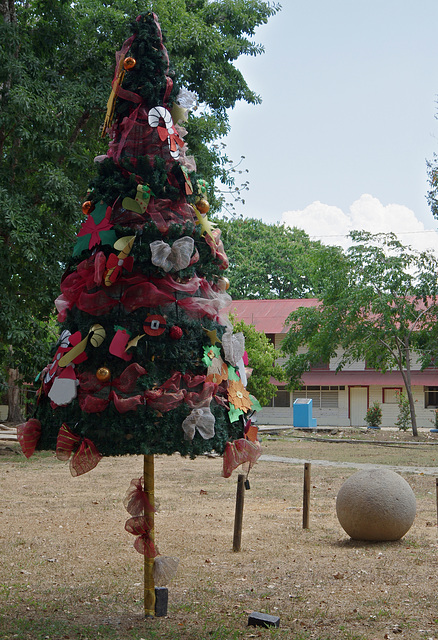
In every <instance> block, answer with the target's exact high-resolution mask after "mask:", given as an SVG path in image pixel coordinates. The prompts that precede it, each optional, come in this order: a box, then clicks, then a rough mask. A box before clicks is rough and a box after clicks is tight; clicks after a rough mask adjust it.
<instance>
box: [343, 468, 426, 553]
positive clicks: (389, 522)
mask: <svg viewBox="0 0 438 640" xmlns="http://www.w3.org/2000/svg"><path fill="white" fill-rule="evenodd" d="M416 510H417V502H416V500H415V495H414V492H413V491H412V489H411V487H410V485H409V484H408V483H407V482H406V480H404V478H402V477H401V476H399V475H398V474H397V473H395V472H394V471H390V470H388V469H371V470H369V471H358V472H357V473H355V474H354V475H352V476H350V477H349V478H348V480H346V481H345V482H344V484H343V485H342V487H341V488H340V490H339V493H338V495H337V498H336V514H337V516H338V520H339V522H340V524H341V527H342V528H343V529H344V531H345V532H346V533H347V534H348V535H349V536H350V538H353V540H373V541H379V542H384V541H387V540H399V539H400V538H402V537H403V536H404V535H405V533H406V532H407V531H409V529H410V528H411V525H412V523H413V522H414V519H415V514H416Z"/></svg>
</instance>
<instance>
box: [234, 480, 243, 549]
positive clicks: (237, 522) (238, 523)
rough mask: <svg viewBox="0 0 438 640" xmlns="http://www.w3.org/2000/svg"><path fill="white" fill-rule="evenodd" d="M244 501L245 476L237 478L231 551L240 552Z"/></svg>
mask: <svg viewBox="0 0 438 640" xmlns="http://www.w3.org/2000/svg"><path fill="white" fill-rule="evenodd" d="M244 500H245V475H244V474H243V473H239V475H238V476H237V491H236V512H235V516H234V537H233V551H240V544H241V541H242V523H243V504H244Z"/></svg>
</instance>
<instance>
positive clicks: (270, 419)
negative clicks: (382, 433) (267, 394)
mask: <svg viewBox="0 0 438 640" xmlns="http://www.w3.org/2000/svg"><path fill="white" fill-rule="evenodd" d="M386 388H387V389H389V387H386ZM412 391H413V395H414V401H415V410H416V415H417V426H418V427H420V428H428V429H431V428H432V427H433V426H434V416H435V410H434V409H433V408H432V409H429V408H425V406H424V387H423V386H414V387H412ZM348 398H349V388H348V386H346V387H345V389H344V390H340V391H339V392H338V407H337V408H321V409H320V408H316V407H313V408H312V417H313V418H316V421H317V425H318V426H320V427H350V426H351V421H350V418H349V400H348ZM368 398H369V406H371V405H372V404H373V403H374V402H378V403H379V404H380V406H381V408H382V427H393V426H394V425H395V422H396V420H397V417H398V405H397V404H396V403H389V402H383V387H382V386H378V385H371V386H370V387H368ZM290 404H291V406H290V407H264V408H263V409H262V411H260V412H259V413H258V415H257V422H258V424H267V425H290V426H292V425H293V405H292V393H291V402H290ZM364 418H365V416H364ZM364 424H365V421H364Z"/></svg>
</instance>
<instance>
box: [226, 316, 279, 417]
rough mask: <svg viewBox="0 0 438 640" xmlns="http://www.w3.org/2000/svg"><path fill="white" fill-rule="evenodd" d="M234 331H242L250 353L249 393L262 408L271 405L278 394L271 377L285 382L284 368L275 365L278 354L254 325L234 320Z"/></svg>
mask: <svg viewBox="0 0 438 640" xmlns="http://www.w3.org/2000/svg"><path fill="white" fill-rule="evenodd" d="M232 322H233V329H234V331H235V332H236V333H237V332H239V331H241V332H242V333H243V335H244V336H245V348H246V351H247V353H248V361H249V364H248V366H249V368H250V369H252V370H253V371H252V373H251V375H250V377H249V379H248V386H247V389H248V391H249V392H250V393H251V394H253V395H254V396H255V397H256V398H257V400H258V401H259V402H260V404H261V405H262V406H266V405H267V404H269V402H270V400H271V399H272V398H273V397H274V396H275V394H276V393H277V387H276V385H275V384H272V383H271V382H270V379H271V377H272V378H275V379H276V380H278V381H279V382H284V380H285V376H284V370H283V368H282V367H281V366H280V365H278V364H275V358H276V357H277V356H278V353H276V351H275V347H274V345H273V344H272V342H270V340H268V338H267V337H266V335H265V334H264V333H262V332H260V331H256V328H255V326H254V325H252V324H250V325H248V324H245V322H244V321H243V320H239V321H237V320H236V319H235V318H232Z"/></svg>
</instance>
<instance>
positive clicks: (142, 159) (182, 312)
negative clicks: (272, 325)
mask: <svg viewBox="0 0 438 640" xmlns="http://www.w3.org/2000/svg"><path fill="white" fill-rule="evenodd" d="M131 32H132V35H131V36H130V37H129V38H128V40H126V42H125V43H124V44H123V46H122V48H121V50H120V51H118V52H117V54H116V67H115V74H114V80H113V83H112V92H111V95H110V98H109V100H108V108H107V115H106V119H105V124H104V127H103V133H102V135H105V134H106V133H108V134H109V137H110V143H109V148H108V151H107V154H106V155H105V156H100V157H98V158H96V163H97V175H96V176H95V177H94V179H92V180H91V182H90V186H89V191H88V193H87V197H86V199H85V202H84V204H83V206H82V209H83V213H84V216H85V219H84V222H83V224H82V226H81V228H80V230H79V232H78V236H77V238H76V242H75V244H74V247H73V250H72V257H71V259H70V261H69V264H68V266H67V269H66V272H65V274H64V276H63V279H62V282H61V295H60V296H59V297H58V298H57V300H56V307H57V310H58V320H59V323H60V336H59V340H58V343H57V344H56V346H55V347H54V353H53V361H52V362H51V363H50V364H49V365H48V366H46V367H45V368H44V370H43V371H42V372H41V374H40V376H39V384H40V388H39V393H38V402H37V406H36V410H35V415H34V416H33V417H32V418H30V419H29V420H28V421H27V422H26V423H25V424H23V425H21V426H20V427H19V430H18V434H19V440H20V443H21V446H22V449H23V451H24V453H25V455H26V456H28V457H29V456H30V455H32V453H33V452H34V450H35V448H38V449H53V450H55V451H56V455H57V457H58V458H59V459H61V460H69V459H70V469H71V472H72V475H74V476H76V475H80V474H82V473H85V472H87V471H89V470H91V469H92V468H94V467H95V466H96V464H97V463H98V462H99V460H100V459H101V458H102V456H112V455H124V454H143V455H144V456H145V458H144V460H145V465H144V475H143V477H141V478H139V479H135V480H133V481H132V482H131V486H130V488H129V490H128V493H127V496H126V499H125V506H126V508H127V509H128V511H129V513H130V515H131V518H130V519H129V520H128V522H127V523H126V529H127V530H128V531H129V532H130V533H133V534H134V535H135V536H136V540H135V543H134V546H135V548H136V549H137V550H138V551H139V552H140V553H142V554H143V555H144V556H145V563H146V564H145V611H146V613H147V614H148V615H153V612H154V575H155V582H157V578H156V576H157V567H158V561H157V556H158V552H157V549H156V546H155V544H154V531H153V529H154V527H153V512H154V500H153V454H156V453H157V454H172V453H175V452H179V453H181V454H182V455H188V456H191V457H194V456H196V455H199V454H202V453H204V452H208V451H212V450H214V451H216V452H218V453H220V454H224V475H225V476H229V475H230V474H231V472H232V470H233V469H234V468H235V467H236V466H238V465H239V464H241V463H243V462H250V463H253V462H255V460H256V459H257V457H258V455H259V446H258V443H257V442H256V441H254V440H255V438H254V435H253V429H252V428H250V420H249V418H250V416H251V414H252V412H253V411H254V410H257V409H258V408H259V405H258V403H257V400H256V399H255V398H253V397H252V396H250V394H249V393H248V391H247V390H246V387H245V385H246V374H245V347H244V339H243V335H242V334H233V332H232V327H231V324H230V323H229V321H228V320H227V316H226V313H221V312H223V310H224V309H226V307H227V306H228V305H229V303H230V297H229V295H228V294H227V293H226V289H227V279H226V278H225V276H224V272H225V270H226V269H227V267H228V262H227V257H226V254H225V251H224V247H223V244H222V241H221V238H220V231H219V229H217V228H216V227H215V225H214V224H212V223H211V222H210V221H209V220H208V217H207V213H208V209H209V205H208V202H207V194H208V189H209V186H208V185H207V184H206V183H205V182H204V181H203V180H202V179H201V178H200V177H199V176H197V174H196V165H195V160H194V158H192V157H190V156H189V155H188V149H187V146H186V144H185V143H184V141H183V137H184V134H185V133H186V132H185V130H184V129H183V128H182V126H180V124H178V123H181V122H182V121H184V119H185V117H186V108H187V106H189V105H188V102H187V100H188V98H190V94H189V92H187V91H184V89H180V87H178V84H177V80H176V78H175V77H174V74H173V73H172V70H171V68H170V63H169V58H168V54H167V51H166V48H165V46H164V44H163V36H162V34H161V30H160V26H159V24H158V21H157V17H156V16H155V14H153V13H147V14H142V15H140V16H138V17H137V19H136V20H135V21H134V22H133V23H132V24H131ZM161 568H163V567H161ZM154 570H155V573H154Z"/></svg>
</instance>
